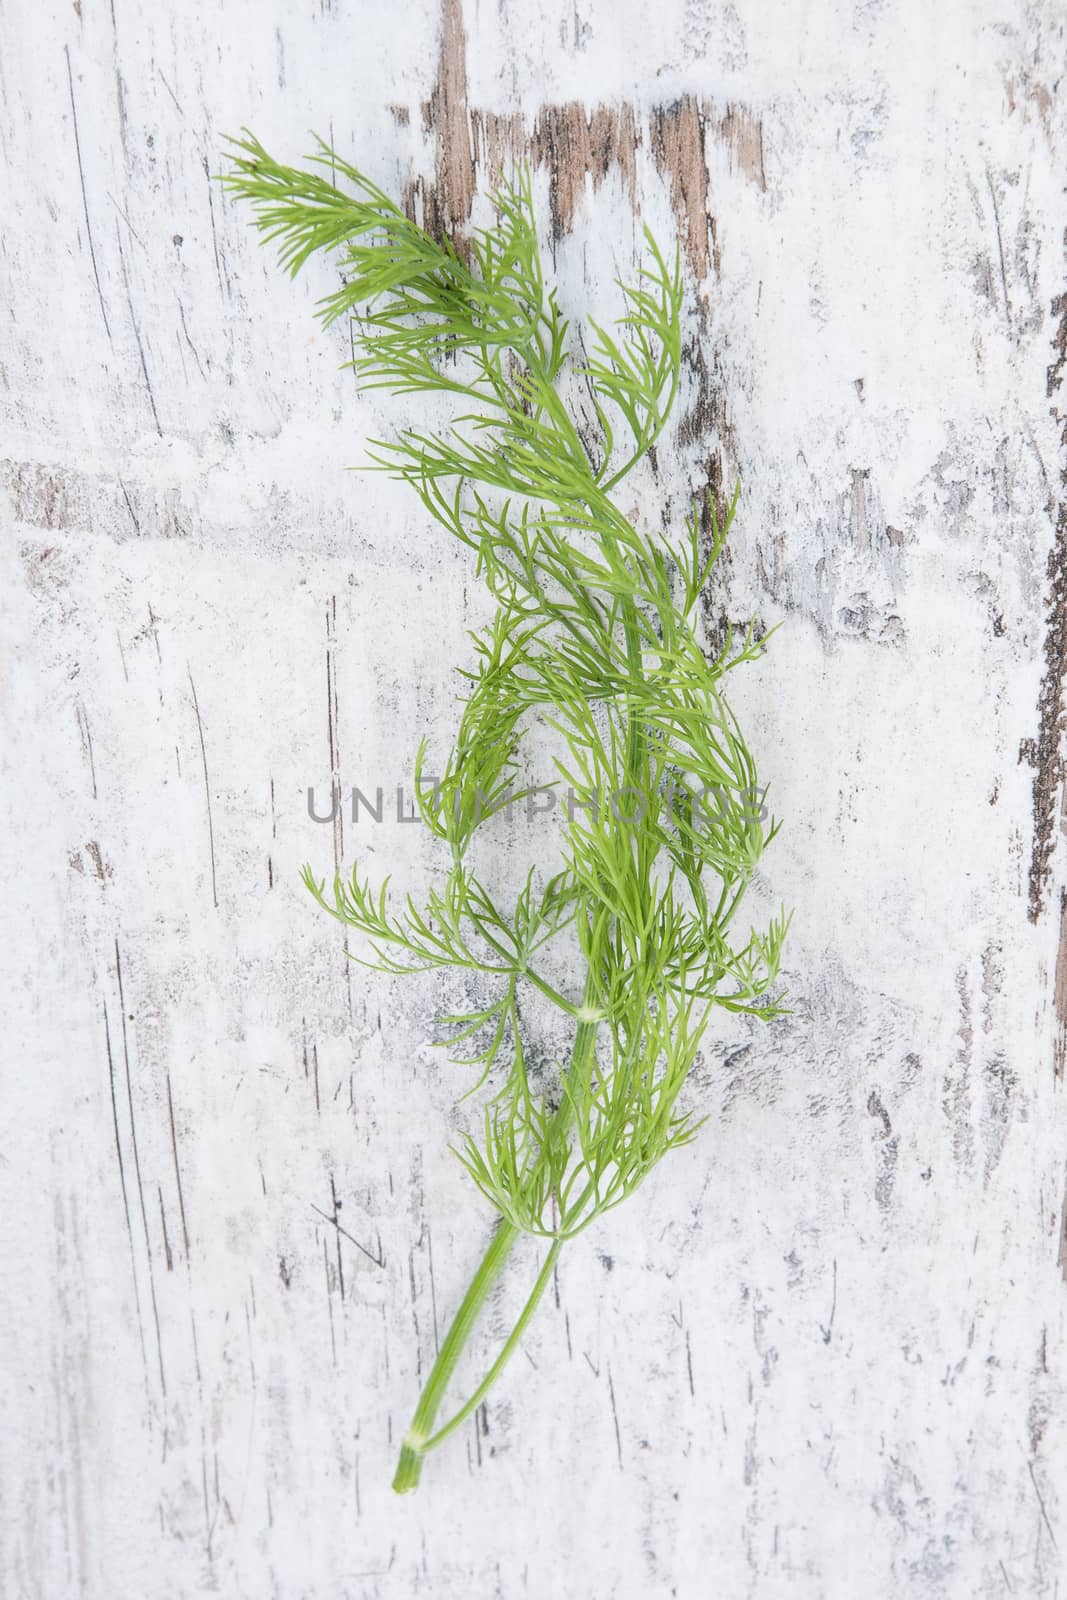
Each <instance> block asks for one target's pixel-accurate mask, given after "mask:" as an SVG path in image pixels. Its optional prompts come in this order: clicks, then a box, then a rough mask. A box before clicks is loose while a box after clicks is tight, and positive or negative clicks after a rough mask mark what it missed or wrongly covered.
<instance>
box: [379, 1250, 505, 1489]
mask: <svg viewBox="0 0 1067 1600" xmlns="http://www.w3.org/2000/svg"><path fill="white" fill-rule="evenodd" d="M518 1237H519V1230H518V1228H516V1227H515V1226H514V1224H513V1223H511V1222H504V1221H501V1224H500V1226H499V1227H498V1228H497V1231H496V1232H495V1233H494V1235H493V1238H492V1241H491V1243H490V1245H489V1248H488V1250H487V1251H486V1252H485V1255H484V1256H483V1257H482V1261H481V1265H480V1266H479V1268H478V1270H477V1272H476V1273H475V1274H474V1277H473V1278H472V1279H471V1281H470V1286H469V1288H468V1289H467V1292H466V1294H465V1295H464V1296H463V1301H462V1303H461V1305H460V1308H459V1310H458V1311H457V1312H456V1315H455V1317H454V1318H453V1321H452V1326H451V1327H450V1328H449V1330H448V1332H447V1333H446V1334H445V1341H444V1344H443V1345H442V1346H441V1348H440V1350H439V1351H438V1353H437V1360H436V1361H435V1362H434V1364H433V1366H432V1368H431V1369H430V1376H429V1377H428V1378H427V1380H426V1385H425V1387H424V1389H423V1391H422V1394H421V1395H420V1396H419V1403H418V1405H417V1407H416V1408H415V1415H414V1417H413V1418H412V1419H411V1427H410V1428H409V1429H408V1431H407V1433H406V1434H405V1436H404V1442H403V1445H402V1446H401V1450H400V1461H399V1463H398V1465H397V1469H396V1476H395V1477H394V1479H393V1488H394V1489H395V1490H396V1492H397V1494H404V1493H405V1492H406V1491H407V1490H409V1489H415V1488H417V1487H418V1482H419V1475H420V1473H421V1471H422V1458H423V1456H424V1455H425V1453H426V1451H427V1449H428V1448H429V1443H430V1430H431V1428H432V1427H433V1424H434V1419H435V1418H436V1416H437V1409H438V1407H439V1406H440V1404H441V1401H442V1399H443V1398H444V1393H445V1389H446V1387H447V1386H448V1380H449V1379H450V1378H451V1376H452V1373H453V1371H454V1370H455V1366H456V1362H457V1361H458V1360H459V1357H460V1353H461V1351H462V1350H463V1346H464V1345H465V1344H466V1342H467V1340H468V1338H469V1337H470V1333H471V1329H472V1328H473V1327H474V1324H475V1321H476V1320H477V1317H478V1313H479V1311H480V1310H481V1309H482V1306H483V1304H484V1303H485V1298H486V1296H487V1295H488V1293H489V1291H490V1289H491V1288H492V1287H493V1285H494V1283H495V1282H496V1280H497V1278H498V1277H499V1276H500V1273H501V1270H502V1268H503V1266H504V1262H505V1261H506V1260H507V1258H508V1255H509V1254H510V1251H511V1247H512V1245H513V1244H514V1243H515V1240H516V1239H517V1238H518Z"/></svg>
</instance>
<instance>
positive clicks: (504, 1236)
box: [393, 975, 597, 1494]
mask: <svg viewBox="0 0 1067 1600" xmlns="http://www.w3.org/2000/svg"><path fill="white" fill-rule="evenodd" d="M592 997H593V984H592V976H591V975H590V976H589V977H587V979H586V985H585V1001H586V1004H587V1005H589V1004H591V1003H592ZM596 1027H597V1025H596V1023H595V1022H580V1023H579V1024H578V1028H577V1031H576V1033H575V1036H574V1048H573V1050H572V1051H571V1059H570V1065H569V1067H568V1069H567V1075H566V1079H565V1085H566V1088H565V1092H564V1096H563V1100H562V1103H561V1104H560V1107H559V1109H558V1111H557V1112H556V1114H555V1116H554V1118H553V1129H552V1132H553V1135H558V1134H560V1133H562V1132H563V1131H564V1129H565V1128H566V1127H567V1126H568V1125H569V1123H570V1121H571V1119H572V1117H573V1115H574V1109H573V1102H572V1096H571V1093H568V1092H566V1091H567V1089H571V1088H572V1086H575V1085H576V1082H577V1080H580V1079H581V1077H582V1075H583V1074H584V1073H585V1070H586V1067H587V1065H588V1061H589V1056H590V1053H591V1051H592V1047H593V1041H594V1039H595V1038H596ZM550 1142H551V1138H550V1139H549V1140H548V1141H546V1143H550ZM519 1231H520V1230H519V1229H518V1228H517V1227H516V1226H515V1224H514V1223H513V1222H509V1221H508V1220H507V1218H506V1217H502V1218H501V1220H500V1224H499V1226H498V1227H497V1230H496V1232H495V1233H494V1234H493V1237H492V1239H491V1240H490V1242H489V1248H488V1249H487V1250H486V1252H485V1255H484V1256H483V1257H482V1259H481V1262H480V1263H479V1265H478V1268H477V1271H476V1272H475V1274H474V1276H473V1278H472V1279H471V1281H470V1283H469V1285H468V1286H467V1292H466V1294H465V1295H464V1296H463V1299H462V1301H461V1302H460V1307H459V1310H458V1311H457V1312H456V1314H455V1316H454V1317H453V1319H452V1322H451V1324H450V1325H449V1328H448V1332H447V1333H446V1334H445V1337H444V1342H443V1344H442V1345H441V1348H440V1350H439V1351H438V1353H437V1358H436V1360H435V1361H434V1364H433V1366H432V1367H431V1368H430V1375H429V1377H428V1378H427V1380H426V1382H425V1384H424V1385H423V1390H422V1393H421V1394H420V1396H419V1401H418V1405H417V1406H416V1407H415V1415H414V1416H413V1417H412V1419H411V1426H410V1428H409V1429H408V1431H407V1433H406V1434H405V1435H404V1440H403V1443H402V1444H401V1447H400V1460H399V1461H398V1463H397V1468H396V1474H395V1476H394V1478H393V1488H394V1489H395V1490H396V1492H397V1494H405V1493H407V1492H408V1491H409V1490H411V1489H416V1488H417V1487H418V1483H419V1478H420V1475H421V1473H422V1462H423V1458H424V1456H425V1455H426V1454H427V1453H428V1452H429V1451H430V1450H433V1449H434V1448H435V1447H436V1446H437V1445H439V1444H441V1443H442V1442H443V1441H444V1440H445V1439H446V1438H447V1437H448V1435H449V1434H450V1433H451V1432H452V1431H453V1430H454V1429H455V1428H457V1427H459V1425H460V1423H462V1422H465V1421H466V1419H467V1418H468V1417H469V1416H470V1415H471V1413H472V1412H473V1411H475V1410H476V1409H477V1407H478V1406H480V1405H481V1403H482V1401H483V1399H484V1398H485V1396H486V1395H487V1394H488V1392H489V1390H490V1388H491V1387H492V1385H493V1384H494V1383H495V1382H496V1380H497V1378H498V1377H499V1376H500V1373H501V1372H502V1371H503V1369H504V1367H505V1365H506V1363H507V1361H508V1358H509V1357H510V1356H511V1355H512V1354H513V1352H514V1350H515V1348H516V1346H517V1345H518V1342H519V1339H520V1337H521V1336H522V1333H523V1331H524V1329H525V1327H526V1324H527V1323H528V1322H529V1320H530V1318H531V1316H532V1315H533V1313H534V1311H535V1310H536V1308H537V1303H538V1301H539V1300H540V1298H541V1295H542V1294H543V1292H544V1289H545V1285H546V1284H547V1283H548V1280H549V1278H550V1277H551V1275H552V1269H553V1268H554V1266H555V1264H556V1261H557V1259H558V1257H559V1253H560V1250H561V1249H562V1248H563V1240H562V1239H554V1240H553V1242H552V1248H551V1249H550V1250H549V1252H548V1255H547V1256H546V1258H545V1261H544V1264H543V1266H542V1267H541V1271H540V1273H539V1274H538V1277H537V1281H536V1283H535V1284H534V1287H533V1290H532V1291H531V1293H530V1296H529V1298H528V1300H527V1301H526V1304H525V1305H524V1306H523V1308H522V1311H521V1312H520V1313H519V1317H518V1319H517V1321H516V1322H515V1324H514V1326H513V1327H512V1330H511V1332H510V1333H509V1335H508V1337H507V1339H506V1340H505V1342H504V1346H503V1348H502V1349H501V1351H500V1354H499V1355H498V1356H497V1358H496V1360H495V1361H494V1362H493V1365H492V1366H491V1367H490V1368H489V1371H488V1373H487V1374H486V1376H485V1377H484V1378H483V1379H482V1381H481V1383H480V1384H479V1385H478V1387H477V1389H475V1391H474V1393H473V1394H472V1395H471V1397H470V1399H469V1400H467V1401H466V1402H465V1404H464V1405H463V1406H461V1407H460V1409H459V1411H457V1412H456V1413H455V1415H454V1416H453V1417H451V1418H450V1419H449V1421H448V1422H446V1423H445V1424H444V1425H443V1426H442V1427H440V1428H438V1429H437V1431H436V1432H433V1425H434V1422H435V1420H436V1418H437V1412H438V1409H439V1407H440V1405H441V1401H442V1400H443V1399H444V1396H445V1390H446V1389H447V1387H448V1384H449V1381H450V1379H451V1377H452V1374H453V1372H454V1371H455V1369H456V1363H457V1362H458V1361H459V1358H460V1355H461V1354H462V1352H463V1349H464V1346H465V1345H466V1343H467V1340H468V1339H469V1338H470V1336H471V1333H472V1332H473V1329H474V1324H475V1323H476V1322H477V1320H478V1314H479V1312H480V1311H481V1309H482V1307H483V1305H484V1304H485V1302H486V1299H487V1298H488V1296H489V1293H490V1291H491V1290H492V1289H493V1286H494V1285H495V1283H496V1281H497V1279H498V1278H499V1277H500V1274H501V1272H502V1271H503V1268H504V1263H505V1262H506V1261H507V1258H508V1256H509V1255H510V1253H511V1248H512V1246H513V1245H514V1243H515V1241H516V1239H517V1238H518V1237H519Z"/></svg>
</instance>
